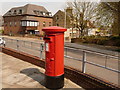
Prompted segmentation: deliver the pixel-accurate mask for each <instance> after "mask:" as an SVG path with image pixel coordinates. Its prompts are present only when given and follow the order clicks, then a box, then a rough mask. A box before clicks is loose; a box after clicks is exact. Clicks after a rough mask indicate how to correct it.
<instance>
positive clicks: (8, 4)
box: [0, 0, 119, 15]
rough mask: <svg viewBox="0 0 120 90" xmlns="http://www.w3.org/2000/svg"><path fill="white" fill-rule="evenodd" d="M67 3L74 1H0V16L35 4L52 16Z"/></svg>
mask: <svg viewBox="0 0 120 90" xmlns="http://www.w3.org/2000/svg"><path fill="white" fill-rule="evenodd" d="M67 1H74V0H0V15H4V14H5V13H6V12H7V11H8V10H10V9H11V8H13V7H19V6H24V5H26V4H36V5H40V6H44V7H45V8H46V9H47V10H48V11H50V12H52V14H55V13H56V12H57V11H58V10H64V8H65V7H66V2H67ZM77 1H95V2H96V1H98V2H99V1H100V0H77ZM104 1H105V0H104ZM106 1H108V0H106ZM109 1H119V0H109Z"/></svg>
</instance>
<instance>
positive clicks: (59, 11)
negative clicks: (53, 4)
mask: <svg viewBox="0 0 120 90" xmlns="http://www.w3.org/2000/svg"><path fill="white" fill-rule="evenodd" d="M59 13H63V14H65V12H64V11H61V10H58V11H57V12H56V13H55V14H54V16H56V15H57V14H59ZM54 16H53V17H54Z"/></svg>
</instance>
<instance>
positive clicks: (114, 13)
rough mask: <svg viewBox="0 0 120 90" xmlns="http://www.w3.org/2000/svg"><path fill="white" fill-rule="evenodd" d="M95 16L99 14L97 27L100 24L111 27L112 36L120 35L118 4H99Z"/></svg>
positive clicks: (119, 5) (119, 9)
mask: <svg viewBox="0 0 120 90" xmlns="http://www.w3.org/2000/svg"><path fill="white" fill-rule="evenodd" d="M97 14H99V17H98V18H99V19H98V20H99V22H98V25H99V26H100V25H101V24H103V25H104V26H111V27H110V29H111V31H112V34H115V35H120V25H119V24H120V2H101V3H100V4H99V6H98V13H97ZM100 17H103V18H100Z"/></svg>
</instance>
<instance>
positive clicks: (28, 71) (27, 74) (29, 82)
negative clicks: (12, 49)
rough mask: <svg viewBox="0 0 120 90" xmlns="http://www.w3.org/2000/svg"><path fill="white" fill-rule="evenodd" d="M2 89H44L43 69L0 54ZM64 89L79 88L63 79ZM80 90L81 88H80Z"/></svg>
mask: <svg viewBox="0 0 120 90" xmlns="http://www.w3.org/2000/svg"><path fill="white" fill-rule="evenodd" d="M0 57H2V58H0V66H2V70H0V71H2V73H1V72H0V76H1V77H0V80H1V79H2V81H1V82H0V84H2V88H45V87H44V72H45V70H44V69H43V68H40V67H38V66H35V65H32V64H30V63H28V62H24V61H22V60H20V59H17V58H14V57H12V56H9V55H6V54H4V53H1V52H0ZM64 88H81V87H80V86H78V85H76V84H75V83H73V82H72V81H70V80H68V79H66V78H65V86H64ZM81 89H82V88H81Z"/></svg>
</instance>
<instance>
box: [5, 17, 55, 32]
mask: <svg viewBox="0 0 120 90" xmlns="http://www.w3.org/2000/svg"><path fill="white" fill-rule="evenodd" d="M23 17H25V16H12V17H5V18H4V23H5V25H4V34H9V33H10V32H11V33H12V34H19V32H20V31H22V30H23V28H22V27H21V25H20V21H21V19H22V18H23ZM33 18H35V20H37V21H38V22H39V26H38V27H37V30H39V31H40V34H43V32H42V28H43V22H44V21H45V23H46V25H45V27H49V22H51V25H52V23H53V20H52V18H44V17H34V16H33ZM10 22H12V25H11V26H10ZM13 22H16V26H15V24H13ZM6 23H7V25H6Z"/></svg>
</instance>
